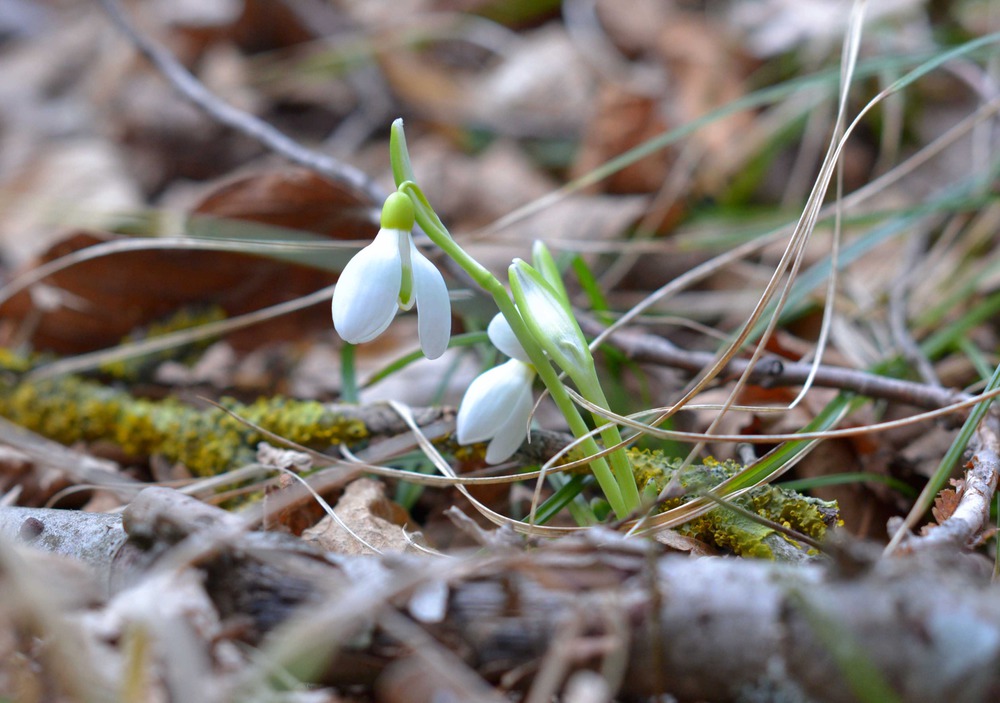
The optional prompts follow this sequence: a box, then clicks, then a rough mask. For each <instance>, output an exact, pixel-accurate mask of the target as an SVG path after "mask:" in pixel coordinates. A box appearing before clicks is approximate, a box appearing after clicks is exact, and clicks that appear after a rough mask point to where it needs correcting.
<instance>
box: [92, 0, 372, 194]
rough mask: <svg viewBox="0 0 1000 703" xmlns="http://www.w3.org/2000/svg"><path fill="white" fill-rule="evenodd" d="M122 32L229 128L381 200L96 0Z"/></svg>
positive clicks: (367, 184)
mask: <svg viewBox="0 0 1000 703" xmlns="http://www.w3.org/2000/svg"><path fill="white" fill-rule="evenodd" d="M98 2H99V3H100V4H101V7H103V8H104V11H105V12H106V13H107V15H108V17H109V18H110V19H111V21H112V22H113V23H114V24H115V25H116V26H117V27H118V29H119V30H121V32H122V34H124V35H125V37H126V38H128V40H129V41H130V42H132V44H133V45H134V46H135V48H136V49H138V50H139V51H140V52H141V53H142V55H143V56H145V57H146V58H147V59H149V61H150V62H151V63H152V64H153V65H154V66H155V67H156V69H157V70H158V71H159V72H160V73H161V74H162V75H163V77H164V78H165V79H166V80H167V81H168V82H169V83H170V85H172V86H173V88H174V89H175V90H176V91H177V92H178V93H180V94H181V95H182V96H184V97H185V98H187V99H188V100H190V101H191V102H192V103H194V104H195V105H197V106H198V107H199V108H201V109H202V110H203V111H204V112H205V113H206V114H207V115H208V116H209V117H211V118H212V119H214V120H216V121H217V122H219V123H221V124H224V125H226V126H227V127H230V128H231V129H234V130H236V131H237V132H240V133H241V134H245V135H246V136H248V137H251V138H252V139H256V140H257V141H258V142H260V143H261V144H262V145H264V146H265V147H267V148H268V149H270V150H271V151H273V152H275V153H277V154H280V155H281V156H283V157H285V158H286V159H288V160H289V161H291V162H293V163H296V164H299V165H300V166H305V167H306V168H309V169H312V170H313V171H316V172H317V173H320V174H322V175H324V176H327V177H328V178H332V179H334V180H336V181H338V182H340V183H343V184H346V185H348V186H350V187H351V188H354V189H355V190H357V191H360V192H361V193H364V194H365V195H366V196H367V197H369V198H370V199H371V200H372V202H374V203H381V202H382V201H383V200H384V199H385V196H386V193H385V191H384V190H383V189H382V188H381V187H380V186H379V185H378V184H377V183H376V182H375V181H374V180H372V179H371V178H370V177H369V176H368V175H367V174H365V173H364V172H363V171H361V170H360V169H357V168H355V167H354V166H351V165H350V164H346V163H343V162H342V161H338V160H337V159H334V158H332V157H331V156H329V155H327V154H323V153H320V152H317V151H313V150H312V149H307V148H306V147H304V146H302V145H301V144H299V143H298V142H296V141H295V140H293V139H291V138H290V137H288V136H286V135H285V134H283V133H282V132H280V131H278V130H277V129H275V128H274V127H272V126H271V125H269V124H268V123H267V122H265V121H263V120H261V119H259V118H258V117H256V116H254V115H251V114H250V113H248V112H245V111H243V110H240V109H238V108H236V107H233V106H232V105H230V104H228V103H226V102H224V101H222V100H221V99H219V98H218V97H217V96H216V95H215V94H213V93H212V91H210V90H209V89H208V88H206V87H205V85H204V84H203V83H202V82H201V81H199V80H198V79H197V78H195V77H194V75H193V74H192V73H191V72H190V71H188V70H187V69H186V68H184V66H183V65H181V63H180V62H179V61H178V60H177V59H176V58H175V57H174V56H173V55H172V54H170V53H169V52H168V51H166V50H165V49H163V48H162V47H160V46H158V45H157V44H155V43H153V42H152V41H151V40H150V39H149V38H147V37H146V36H144V35H143V34H142V33H141V32H140V31H139V30H138V29H137V28H136V26H135V25H134V24H133V23H132V21H131V20H130V19H129V18H128V15H127V14H126V12H125V10H124V9H123V8H122V6H121V4H120V3H119V1H118V0H98Z"/></svg>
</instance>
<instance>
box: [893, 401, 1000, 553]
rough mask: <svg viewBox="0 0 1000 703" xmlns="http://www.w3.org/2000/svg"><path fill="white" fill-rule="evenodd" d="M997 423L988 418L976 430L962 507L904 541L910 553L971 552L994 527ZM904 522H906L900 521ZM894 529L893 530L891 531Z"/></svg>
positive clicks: (999, 452)
mask: <svg viewBox="0 0 1000 703" xmlns="http://www.w3.org/2000/svg"><path fill="white" fill-rule="evenodd" d="M997 424H998V423H997V420H996V418H995V417H991V416H987V417H986V419H985V421H984V422H983V423H982V424H980V426H979V427H978V428H977V429H976V434H975V436H974V441H975V444H976V450H975V451H974V452H973V454H972V458H971V459H970V461H969V463H968V465H967V466H966V468H967V469H968V470H967V471H966V473H965V477H964V479H963V480H962V482H961V485H960V487H959V489H958V491H957V493H958V505H956V506H955V509H954V510H953V511H952V513H951V515H949V516H948V517H947V518H946V519H945V520H944V521H943V522H942V523H941V524H940V525H935V526H932V527H930V528H929V529H928V530H927V532H926V534H923V535H919V536H916V535H908V536H907V537H906V538H905V539H904V541H903V542H902V545H903V548H904V549H906V550H909V551H915V550H924V549H933V548H942V547H945V548H950V549H951V550H953V551H955V550H962V549H968V548H970V547H973V546H975V544H976V543H977V542H979V540H980V539H982V537H983V535H984V534H985V533H986V531H987V530H988V529H989V528H990V505H991V504H992V502H993V496H994V495H995V493H996V488H997V478H998V476H1000V437H998V433H997V429H998V428H997ZM898 522H900V523H901V522H902V519H901V518H900V519H898ZM891 529H892V528H891V526H890V530H891Z"/></svg>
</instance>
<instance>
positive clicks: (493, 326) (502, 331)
mask: <svg viewBox="0 0 1000 703" xmlns="http://www.w3.org/2000/svg"><path fill="white" fill-rule="evenodd" d="M486 334H487V335H489V338H490V341H491V342H493V346H495V347H496V348H497V349H499V350H500V351H501V352H503V353H504V354H506V355H507V356H509V357H510V358H512V359H517V360H518V361H523V362H524V363H526V364H530V363H531V359H529V358H528V355H527V353H525V351H524V347H522V346H521V343H520V342H519V341H517V337H515V336H514V330H512V329H511V328H510V323H508V322H507V318H505V317H504V316H503V315H502V314H500V313H497V314H496V315H494V316H493V319H492V320H490V325H489V327H487V328H486Z"/></svg>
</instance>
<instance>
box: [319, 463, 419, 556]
mask: <svg viewBox="0 0 1000 703" xmlns="http://www.w3.org/2000/svg"><path fill="white" fill-rule="evenodd" d="M333 510H334V512H335V513H336V514H337V517H339V518H340V519H341V521H343V523H344V524H345V525H347V527H349V528H350V530H351V532H353V533H354V535H352V534H350V533H349V532H348V531H347V530H345V529H344V527H343V526H342V525H340V524H339V523H338V522H337V521H336V520H334V519H333V518H332V517H330V516H329V515H327V516H326V517H325V518H323V519H322V520H320V521H319V523H317V524H316V526H315V527H311V528H310V529H308V530H306V531H305V532H303V533H302V539H304V540H305V541H307V542H312V543H313V544H315V545H316V546H317V547H319V548H320V549H323V550H326V551H328V552H334V553H336V554H358V555H360V554H373V553H374V552H373V551H372V549H371V548H370V547H373V548H374V549H376V550H378V551H379V552H381V553H385V552H404V551H406V550H407V549H408V548H409V547H410V540H409V539H408V538H407V537H406V535H405V533H404V532H403V526H404V525H405V524H406V522H407V515H406V511H404V510H403V509H402V508H401V507H400V506H399V505H398V504H396V503H393V502H392V501H391V500H389V499H388V498H386V496H385V486H384V484H382V483H381V482H380V481H376V480H375V479H371V478H360V479H358V480H357V481H354V482H352V483H350V484H349V485H348V486H347V488H345V489H344V494H343V495H342V496H341V498H340V500H339V501H337V505H336V506H334V509H333ZM355 535H356V536H355ZM358 538H360V539H361V540H364V543H362V542H361V541H360V540H359V539H358Z"/></svg>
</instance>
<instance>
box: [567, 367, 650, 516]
mask: <svg viewBox="0 0 1000 703" xmlns="http://www.w3.org/2000/svg"><path fill="white" fill-rule="evenodd" d="M588 375H589V376H590V377H589V378H574V379H573V382H574V383H576V385H577V388H579V389H580V393H581V395H583V397H584V398H586V399H587V400H589V401H590V402H591V403H593V404H594V405H598V406H600V407H602V408H604V409H605V410H610V409H611V407H610V404H609V403H608V399H607V397H605V395H604V389H603V388H601V383H600V381H599V380H598V379H597V376H596V374H588ZM594 422H595V423H596V424H597V426H598V427H600V426H601V425H606V427H605V428H604V429H603V430H601V440H602V441H603V442H604V446H606V447H617V446H619V445H620V444H621V443H622V436H621V433H620V432H619V431H618V427H617V426H615V425H614V424H609V423H608V421H607V419H606V418H604V417H601V416H600V415H598V414H597V413H594ZM608 458H609V459H610V460H611V467H612V469H613V471H614V474H615V478H616V479H617V481H618V489H619V490H620V491H621V493H622V500H623V501H624V503H625V507H626V508H627V509H628V510H629V512H632V511H635V510H637V509H638V508H639V504H640V499H639V487H638V486H637V485H636V483H635V474H634V473H633V472H632V464H631V463H630V462H629V460H628V457H627V456H626V455H625V450H624V449H623V448H622V449H616V450H615V451H613V452H611V453H610V454H609V455H608Z"/></svg>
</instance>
